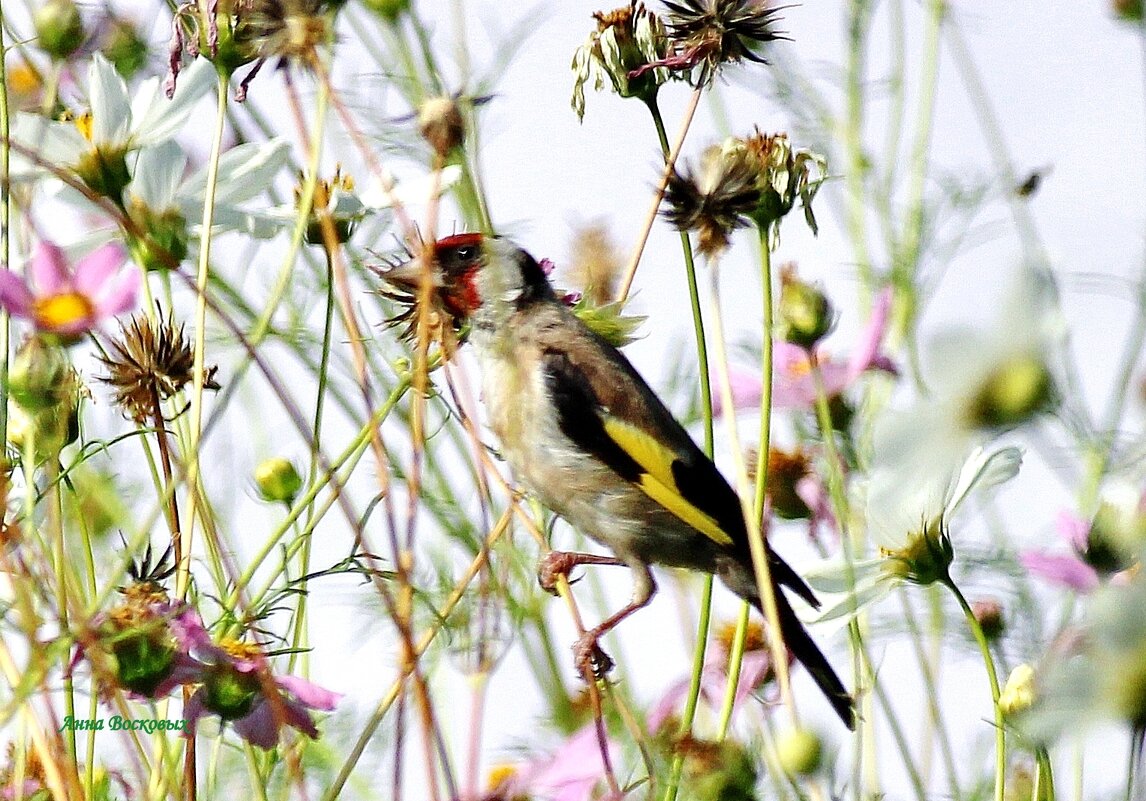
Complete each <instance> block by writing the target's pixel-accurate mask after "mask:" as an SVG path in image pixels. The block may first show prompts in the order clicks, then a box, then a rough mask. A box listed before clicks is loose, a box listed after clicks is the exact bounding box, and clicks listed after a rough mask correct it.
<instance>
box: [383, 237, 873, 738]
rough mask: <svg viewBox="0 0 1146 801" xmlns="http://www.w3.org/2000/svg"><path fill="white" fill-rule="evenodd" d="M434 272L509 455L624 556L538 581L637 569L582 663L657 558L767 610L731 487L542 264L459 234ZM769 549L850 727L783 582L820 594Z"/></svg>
mask: <svg viewBox="0 0 1146 801" xmlns="http://www.w3.org/2000/svg"><path fill="white" fill-rule="evenodd" d="M422 272H423V271H422V266H421V263H420V262H419V260H417V259H414V260H411V261H408V262H406V263H404V264H400V265H396V266H394V267H392V268H391V269H390V270H389V271H387V272H386V273H384V277H385V278H386V279H387V280H388V281H390V282H391V283H392V284H395V285H397V286H400V287H403V288H405V289H406V290H410V289H412V288H413V287H416V286H418V284H419V282H420V281H421V280H422ZM431 273H432V281H433V284H434V287H433V289H434V293H435V295H436V297H437V299H438V302H439V303H441V305H442V307H443V308H444V310H445V311H446V312H447V313H448V314H449V315H452V316H454V318H455V319H456V320H457V321H458V322H459V323H461V322H463V321H468V322H469V323H470V334H469V340H468V341H469V342H471V343H472V345H473V347H474V350H475V351H476V353H477V357H478V361H479V363H480V366H481V369H482V397H483V399H484V402H485V406H486V408H487V411H488V419H489V425H490V427H491V428H492V429H493V432H494V434H495V435H496V436H497V438H498V440H499V441H500V445H501V454H502V455H503V456H504V458H505V460H506V461H507V462H508V463H509V465H510V466H511V467H512V468H513V471H514V473H515V474H516V476H517V478H518V479H519V480H520V481H521V482H523V484H524V485H525V486H526V488H527V489H528V490H529V491H530V492H532V493H533V494H534V495H535V496H536V497H537V498H538V499H540V500H541V502H542V503H544V504H545V505H546V506H547V507H548V508H549V509H551V510H552V511H553V512H555V513H556V514H558V515H560V516H561V517H563V518H565V519H566V520H567V521H568V522H569V523H570V524H572V525H573V526H574V527H575V528H577V529H578V530H580V531H581V532H583V533H584V534H586V535H587V536H589V537H591V538H592V539H593V540H595V541H596V542H598V543H600V544H601V545H603V546H605V547H606V548H608V549H609V550H611V551H612V552H613V554H614V556H615V558H608V557H602V556H593V555H590V554H556V555H553V556H551V558H549V559H547V561H546V563H545V564H544V565H543V567H542V569H541V571H540V575H541V578H542V583H543V584H546V583H547V578H551V577H552V574H554V573H556V572H563V573H567V572H568V570H569V569H571V568H572V567H573V566H574V565H578V564H621V565H626V566H628V567H629V568H630V569H631V570H632V574H633V597H632V600H631V602H630V603H629V604H628V605H627V606H625V607H624V608H623V609H621V610H620V611H618V612H617V613H616V614H614V615H612V616H611V617H609V618H608V619H607V620H605V621H604V622H602V623H601V624H600V625H598V626H597V627H596V628H594V629H592V630H591V631H589V632H587V633H586V635H585V636H584V637H582V638H581V639H580V640H579V641H578V643H577V645H576V646H575V647H574V651H575V653H576V655H577V662H578V665H579V667H584V666H585V665H586V664H588V663H589V662H590V661H591V660H593V659H594V658H600V657H602V656H603V655H602V654H601V653H600V651H599V649H598V648H597V641H598V639H600V637H601V636H602V635H604V634H605V633H606V632H607V631H609V630H610V629H612V628H613V627H614V626H616V625H617V624H618V623H620V622H621V621H622V620H624V619H625V618H626V617H628V616H629V615H630V614H632V613H633V612H635V611H636V610H638V609H640V608H642V607H644V606H645V605H646V604H648V603H649V601H650V600H651V599H652V596H653V593H654V592H655V591H656V582H655V580H654V579H653V574H652V571H651V570H650V565H653V564H658V565H667V566H670V567H681V568H688V569H691V570H701V571H704V572H706V573H714V574H715V575H717V576H718V577H720V579H721V581H723V582H724V584H725V585H726V586H727V587H728V588H729V589H731V590H732V591H733V592H734V593H736V594H737V595H739V596H740V597H741V598H744V599H746V600H748V601H750V602H751V603H752V604H753V605H755V606H756V608H757V609H760V608H761V601H760V597H759V594H758V592H757V586H756V579H755V574H754V572H753V569H752V559H751V556H750V555H749V550H748V539H747V533H746V529H745V525H744V518H743V517H742V513H741V507H740V502H739V499H738V498H737V496H736V493H735V492H734V491H733V489H732V488H731V487H730V486H729V485H728V482H727V481H725V479H724V477H723V476H722V475H721V474H720V472H719V471H718V470H717V469H716V466H715V465H714V464H713V463H712V461H711V460H710V459H708V457H706V456H705V455H704V453H703V452H702V451H701V450H700V448H698V447H697V446H696V444H695V443H694V442H693V441H692V439H691V438H690V437H689V435H688V434H687V433H686V432H685V430H684V428H683V427H682V426H681V425H680V424H679V423H678V422H677V421H676V420H675V419H674V418H673V416H672V414H671V413H670V412H669V411H668V409H667V408H665V405H664V404H663V403H662V402H661V401H660V399H659V398H657V396H656V395H655V394H654V393H653V391H652V390H651V389H649V386H648V384H646V383H645V381H644V380H643V379H642V378H641V377H640V375H638V374H637V372H636V370H634V369H633V366H632V365H631V364H630V363H629V361H628V359H626V358H625V357H624V356H623V355H622V354H621V353H620V352H619V351H618V350H617V349H616V348H614V347H613V346H612V345H610V344H608V343H607V342H605V341H604V340H603V339H601V338H600V337H599V336H597V335H596V334H594V333H593V332H592V331H590V330H589V329H588V328H587V327H586V326H585V325H584V324H583V323H582V322H581V321H580V320H579V319H578V318H577V317H576V316H575V315H574V314H573V312H572V311H571V310H570V309H569V308H568V307H567V306H565V305H564V304H563V303H561V302H560V301H559V299H558V298H557V296H556V294H555V293H554V291H553V288H552V287H551V286H550V284H549V281H548V279H547V278H546V276H545V273H544V271H543V270H542V268H541V266H540V265H539V264H538V262H537V261H536V260H534V259H533V257H532V256H530V255H529V254H528V253H526V252H525V251H523V250H521V249H520V248H518V247H516V246H515V245H513V244H512V243H510V242H509V241H508V240H506V239H502V238H500V237H488V236H483V235H481V234H457V235H454V236H450V237H446V238H445V239H442V240H440V241H438V242H437V243H436V245H434V267H433V269H432V271H431ZM766 548H767V553H768V558H769V566H770V568H771V575H772V580H773V582H775V584H776V593H775V595H776V604H777V607H778V611H779V619H780V629H781V631H780V634H781V636H782V637H783V639H784V642H785V644H786V645H787V647H788V649H789V650H790V651H791V653H792V654H793V656H794V657H795V658H796V659H797V660H798V661H799V662H800V663H802V664H803V665H804V667H805V668H806V669H807V670H808V672H809V673H810V674H811V676H812V678H813V679H814V680H815V682H816V684H817V685H819V687H820V689H821V690H822V691H823V692H824V694H825V695H826V696H827V698H828V701H829V702H830V703H831V705H832V707H833V709H835V711H836V713H837V714H838V715H839V716H840V718H841V719H842V720H843V721H844V723H845V724H847V726H848V727H849V728H853V727H854V725H855V709H854V704H853V701H852V697H851V695H849V694H848V692H847V690H846V689H845V688H844V685H843V683H842V682H841V681H840V679H839V677H838V676H836V673H835V671H834V670H832V667H831V665H830V664H829V663H828V661H827V659H826V658H825V657H824V655H823V653H822V652H821V651H820V649H819V648H818V647H817V646H816V644H815V642H814V641H813V640H812V638H811V637H810V636H809V634H808V632H807V631H806V630H805V628H804V626H803V625H802V624H801V622H800V620H799V618H797V616H796V613H795V612H794V611H793V609H792V606H791V604H790V602H789V600H788V599H787V597H786V596H785V595H784V593H783V592H781V591H780V588H781V587H784V588H786V589H788V590H791V591H792V592H794V593H795V594H796V595H797V596H799V597H800V598H802V599H803V600H804V601H805V602H807V603H808V604H810V605H811V606H812V607H818V606H819V602H818V600H817V599H816V597H815V595H814V594H813V592H812V590H811V588H810V587H808V585H807V584H806V583H805V582H804V581H803V579H801V578H800V577H799V576H798V575H797V574H796V572H795V571H794V570H792V568H791V567H789V566H788V564H787V563H786V562H785V561H784V560H783V559H781V558H780V557H779V556H777V555H776V554H775V552H773V550H772V549H771V547H770V546H767V545H766Z"/></svg>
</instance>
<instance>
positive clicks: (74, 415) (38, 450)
mask: <svg viewBox="0 0 1146 801" xmlns="http://www.w3.org/2000/svg"><path fill="white" fill-rule="evenodd" d="M79 435H80V426H79V411H78V407H77V406H75V405H71V404H67V403H65V404H61V405H59V406H53V407H51V408H48V409H40V410H38V411H34V412H29V411H25V410H24V409H23V408H22V407H20V406H18V405H16V404H15V403H9V404H8V442H9V443H11V444H12V446H13V447H14V448H16V449H17V450H18V451H19V452H20V453H21V454H23V453H24V449H25V447H26V446H27V445H28V442H29V439H31V442H32V446H33V447H34V448H35V453H34V454H33V458H34V459H35V461H36V464H42V463H43V462H46V461H48V460H49V459H55V458H57V457H58V456H59V454H60V451H61V450H63V449H64V447H65V446H66V445H69V444H71V443H72V442H75V441H76V439H77V438H78V437H79Z"/></svg>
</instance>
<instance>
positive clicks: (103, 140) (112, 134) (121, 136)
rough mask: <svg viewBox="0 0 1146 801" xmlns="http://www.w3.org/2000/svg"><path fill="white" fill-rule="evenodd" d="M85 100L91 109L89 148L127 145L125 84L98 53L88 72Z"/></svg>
mask: <svg viewBox="0 0 1146 801" xmlns="http://www.w3.org/2000/svg"><path fill="white" fill-rule="evenodd" d="M88 96H89V99H90V101H91V106H92V144H93V145H96V146H99V147H105V146H108V145H116V146H122V145H125V144H126V143H127V135H128V132H129V130H130V129H131V99H130V96H129V95H128V93H127V84H126V83H125V82H124V80H123V76H121V75H120V74H119V72H118V71H117V70H116V68H115V67H113V66H112V65H111V63H110V62H109V61H108V60H107V59H105V58H104V57H103V56H102V55H100V54H99V53H96V54H95V55H94V56H92V63H91V67H89V68H88Z"/></svg>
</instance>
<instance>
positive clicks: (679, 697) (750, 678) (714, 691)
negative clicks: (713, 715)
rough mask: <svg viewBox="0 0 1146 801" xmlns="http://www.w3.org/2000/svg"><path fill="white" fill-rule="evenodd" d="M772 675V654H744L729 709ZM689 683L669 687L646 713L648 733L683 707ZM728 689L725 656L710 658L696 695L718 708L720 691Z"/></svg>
mask: <svg viewBox="0 0 1146 801" xmlns="http://www.w3.org/2000/svg"><path fill="white" fill-rule="evenodd" d="M771 675H772V655H771V654H770V653H769V652H768V651H766V650H751V651H746V652H745V653H744V659H743V661H742V662H741V664H740V677H739V680H738V681H737V684H736V698H735V699H734V701H733V704H732V705H733V708H734V709H735V708H737V707H739V706H740V705H741V704H742V703H743V702H744V701H745V700H746V699H747V698H748V696H750V695H752V693H754V692H756V691H757V690H759V689H760V688H761V687H763V686H764V684H765V682H766V681H767V680H768V677H769V676H771ZM691 683H692V681H691V679H690V678H688V677H687V676H686V677H685V678H682V679H681V680H680V681H678V682H676V683H675V684H673V685H672V686H671V687H669V689H668V691H667V692H666V693H665V694H664V695H663V696H662V697H661V699H660V700H659V701H658V702H657V703H656V704H655V705H654V706H653V708H652V709H650V710H649V714H648V719H647V723H648V727H649V731H650V732H655V731H658V730H659V729H660V728H661V726H663V725H664V723H665V722H666V721H667V720H669V718H670V717H672V716H673V715H676V714H678V713H679V712H680V711H681V710H682V709H683V708H684V701H685V698H686V696H687V695H688V689H689V686H690V684H691ZM727 686H728V663H727V657H726V655H725V654H718V655H713V657H712V658H711V659H709V660H707V661H706V664H705V666H704V671H703V672H702V673H701V674H700V695H701V697H702V698H703V699H704V700H705V702H706V703H708V704H709V706H711V707H712V708H713V709H720V707H721V705H722V704H723V703H724V692H725V689H726V688H727Z"/></svg>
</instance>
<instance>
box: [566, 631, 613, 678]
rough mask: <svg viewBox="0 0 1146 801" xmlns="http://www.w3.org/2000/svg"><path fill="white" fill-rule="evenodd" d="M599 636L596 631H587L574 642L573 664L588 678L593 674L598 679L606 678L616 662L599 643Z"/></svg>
mask: <svg viewBox="0 0 1146 801" xmlns="http://www.w3.org/2000/svg"><path fill="white" fill-rule="evenodd" d="M599 636H600V635H599V634H598V633H597V632H596V631H587V632H585V633H584V634H582V635H581V636H580V637H578V638H577V642H575V643H573V664H574V665H575V666H576V668H577V672H578V673H580V674H581V675H582V676H583V677H585V678H586V679H588V677H589V676H592V677H593V679H594V680H597V681H600V680H601V679H603V678H605V676H607V675H608V674H609V672H610V671H611V670H612V669H613V666H614V664H615V663H614V662H613V659H612V657H610V656H609V655H608V654H607V653H605V652H604V651H603V650H601V646H600V645H598V644H597V638H598V637H599Z"/></svg>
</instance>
